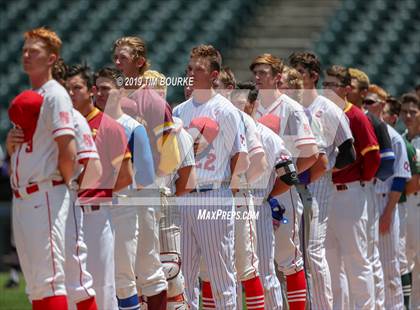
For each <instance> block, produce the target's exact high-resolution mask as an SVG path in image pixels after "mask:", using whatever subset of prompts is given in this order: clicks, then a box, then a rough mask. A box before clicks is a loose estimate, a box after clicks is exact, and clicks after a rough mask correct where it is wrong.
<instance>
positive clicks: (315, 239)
mask: <svg viewBox="0 0 420 310" xmlns="http://www.w3.org/2000/svg"><path fill="white" fill-rule="evenodd" d="M309 190H310V192H311V194H312V212H311V214H312V219H311V222H310V227H309V230H310V231H309V240H308V241H307V243H308V245H307V249H306V250H307V260H308V267H309V272H308V273H307V274H308V284H309V287H310V288H311V300H310V303H311V306H312V309H313V310H321V309H322V310H328V309H332V305H333V294H332V288H331V275H330V268H329V266H328V262H327V258H326V256H325V239H326V236H327V223H328V213H329V211H328V210H329V204H330V200H331V196H332V192H333V187H332V183H331V174H327V175H324V176H322V177H321V178H320V179H319V180H317V181H316V182H315V183H313V184H310V185H309ZM305 224H306V223H305ZM306 225H308V224H306ZM306 225H305V226H306Z"/></svg>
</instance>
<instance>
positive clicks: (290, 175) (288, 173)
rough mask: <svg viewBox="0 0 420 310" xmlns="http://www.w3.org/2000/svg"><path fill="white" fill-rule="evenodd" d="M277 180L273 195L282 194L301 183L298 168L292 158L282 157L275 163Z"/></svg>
mask: <svg viewBox="0 0 420 310" xmlns="http://www.w3.org/2000/svg"><path fill="white" fill-rule="evenodd" d="M275 171H276V176H277V178H276V181H275V183H274V186H273V189H272V191H271V193H270V195H271V196H273V197H274V196H277V195H280V194H282V193H284V192H286V191H288V190H289V189H290V187H292V186H293V185H297V184H298V183H299V179H298V176H297V173H296V168H295V166H294V164H293V162H292V160H291V158H286V157H282V159H281V160H280V161H278V162H277V163H276V165H275Z"/></svg>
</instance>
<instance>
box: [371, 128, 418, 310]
mask: <svg viewBox="0 0 420 310" xmlns="http://www.w3.org/2000/svg"><path fill="white" fill-rule="evenodd" d="M387 128H388V133H389V136H390V138H391V143H392V149H393V151H394V154H395V162H394V175H393V176H392V177H391V178H388V179H387V180H385V182H383V181H381V180H379V179H378V180H376V185H375V191H376V194H377V200H376V201H377V203H378V205H379V210H380V212H381V214H382V213H383V212H384V210H385V207H386V205H387V202H388V195H387V194H388V193H389V192H390V191H391V185H392V182H393V179H394V178H396V177H397V178H405V179H409V178H411V172H410V165H409V162H408V157H407V149H406V146H405V142H404V140H403V138H402V137H401V136H400V135H399V134H398V133H397V132H396V131H395V129H394V128H392V127H391V126H389V125H387ZM399 252H400V246H399V215H398V206H396V208H395V209H394V212H393V219H392V223H391V228H390V231H389V233H387V234H379V255H380V259H381V262H382V268H383V272H384V284H385V308H386V309H403V308H404V300H403V293H402V284H401V274H400V264H399Z"/></svg>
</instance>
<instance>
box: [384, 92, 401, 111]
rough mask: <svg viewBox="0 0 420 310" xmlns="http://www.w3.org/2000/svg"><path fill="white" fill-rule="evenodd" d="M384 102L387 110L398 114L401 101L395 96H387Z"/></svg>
mask: <svg viewBox="0 0 420 310" xmlns="http://www.w3.org/2000/svg"><path fill="white" fill-rule="evenodd" d="M386 104H387V105H389V112H390V114H391V115H400V111H401V102H400V101H399V100H398V99H397V98H395V97H392V96H390V97H388V98H387V99H386Z"/></svg>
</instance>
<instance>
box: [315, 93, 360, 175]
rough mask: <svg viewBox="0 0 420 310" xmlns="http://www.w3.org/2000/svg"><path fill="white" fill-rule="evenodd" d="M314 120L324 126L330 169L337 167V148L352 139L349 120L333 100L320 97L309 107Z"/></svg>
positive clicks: (323, 132) (323, 131)
mask: <svg viewBox="0 0 420 310" xmlns="http://www.w3.org/2000/svg"><path fill="white" fill-rule="evenodd" d="M308 109H309V110H310V112H311V116H312V118H313V119H318V120H319V121H320V123H321V126H322V134H323V136H324V142H325V144H326V148H325V152H326V155H327V157H328V169H332V168H333V167H334V165H335V158H336V156H337V147H338V146H340V145H341V144H342V143H343V142H344V141H346V140H348V139H352V138H353V135H352V133H351V129H350V125H349V120H348V118H347V116H346V114H345V113H344V112H343V111H342V110H341V109H340V108H339V107H338V106H337V105H336V104H335V103H334V102H332V101H331V100H329V99H327V98H326V97H324V96H318V97H317V98H316V99H315V100H314V101H313V102H312V103H311V105H310V106H309V107H308Z"/></svg>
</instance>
